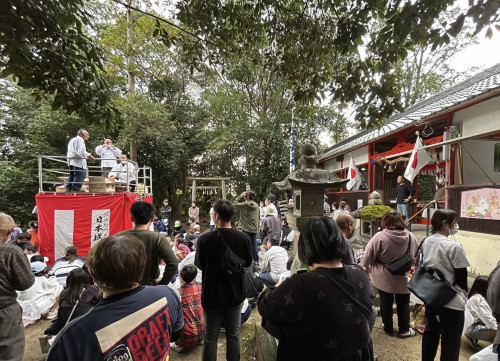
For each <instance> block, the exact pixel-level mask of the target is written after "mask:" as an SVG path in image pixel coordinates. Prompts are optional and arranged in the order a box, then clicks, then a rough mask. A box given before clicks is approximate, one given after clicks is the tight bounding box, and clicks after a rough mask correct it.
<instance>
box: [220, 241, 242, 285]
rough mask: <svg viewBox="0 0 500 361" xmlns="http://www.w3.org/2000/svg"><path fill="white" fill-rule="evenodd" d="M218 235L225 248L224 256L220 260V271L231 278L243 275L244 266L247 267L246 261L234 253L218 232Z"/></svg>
mask: <svg viewBox="0 0 500 361" xmlns="http://www.w3.org/2000/svg"><path fill="white" fill-rule="evenodd" d="M217 234H218V236H219V239H220V240H221V242H222V243H223V244H224V246H225V249H224V251H223V254H222V256H221V258H220V260H219V267H220V269H221V270H222V271H223V272H224V273H225V274H226V275H229V276H231V275H233V274H238V273H241V272H242V271H243V266H244V265H245V260H244V259H243V258H241V257H240V256H238V255H237V254H236V253H234V252H233V251H232V250H231V248H229V247H228V246H227V244H226V242H224V240H223V239H222V237H221V235H220V233H219V232H217Z"/></svg>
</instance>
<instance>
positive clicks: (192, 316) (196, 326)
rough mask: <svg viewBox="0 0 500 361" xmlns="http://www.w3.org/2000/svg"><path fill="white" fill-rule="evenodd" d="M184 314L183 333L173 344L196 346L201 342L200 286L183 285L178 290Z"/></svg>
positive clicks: (201, 310)
mask: <svg viewBox="0 0 500 361" xmlns="http://www.w3.org/2000/svg"><path fill="white" fill-rule="evenodd" d="M179 293H180V295H181V301H182V312H183V313H184V333H183V335H182V336H181V338H180V339H178V340H177V341H176V342H175V343H176V344H178V345H179V346H183V347H191V346H196V345H198V344H200V343H201V341H202V340H203V307H202V306H201V285H199V284H195V283H185V284H183V285H182V286H181V288H180V289H179Z"/></svg>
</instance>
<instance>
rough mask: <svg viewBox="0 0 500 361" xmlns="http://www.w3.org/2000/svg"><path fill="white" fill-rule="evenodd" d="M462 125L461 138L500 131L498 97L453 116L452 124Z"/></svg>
mask: <svg viewBox="0 0 500 361" xmlns="http://www.w3.org/2000/svg"><path fill="white" fill-rule="evenodd" d="M456 123H462V136H463V137H465V136H468V135H473V134H480V133H487V132H491V131H492V130H499V129H500V97H496V98H493V99H490V100H487V101H484V102H481V103H479V104H476V105H474V106H472V107H469V108H466V109H464V110H461V111H458V112H456V113H454V114H453V124H456Z"/></svg>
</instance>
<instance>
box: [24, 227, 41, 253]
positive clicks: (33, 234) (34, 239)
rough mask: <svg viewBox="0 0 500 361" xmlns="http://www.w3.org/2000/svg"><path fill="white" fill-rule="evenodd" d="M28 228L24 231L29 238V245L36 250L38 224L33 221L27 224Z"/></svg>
mask: <svg viewBox="0 0 500 361" xmlns="http://www.w3.org/2000/svg"><path fill="white" fill-rule="evenodd" d="M29 226H30V228H29V229H28V230H27V231H26V232H28V233H29V234H30V236H31V241H30V242H31V244H32V245H33V246H35V247H36V248H39V247H38V245H39V240H38V223H37V222H35V221H33V222H30V223H29Z"/></svg>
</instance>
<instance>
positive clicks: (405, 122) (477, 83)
mask: <svg viewBox="0 0 500 361" xmlns="http://www.w3.org/2000/svg"><path fill="white" fill-rule="evenodd" d="M498 88H500V63H499V64H497V65H495V66H493V67H491V68H489V69H487V70H485V71H483V72H481V73H479V74H477V75H475V76H473V77H471V78H469V79H467V80H466V81H463V82H462V83H460V84H457V85H455V86H453V87H451V88H449V89H447V90H444V91H442V92H441V93H439V94H436V95H434V96H432V97H430V98H428V99H425V100H423V101H421V102H420V103H417V104H415V105H412V106H411V107H409V108H407V109H406V110H405V111H404V112H403V113H399V114H396V115H393V116H392V117H390V118H389V119H387V121H386V123H385V124H384V125H383V126H382V127H380V128H378V129H370V130H364V131H362V132H360V133H358V134H356V135H354V136H352V137H350V138H348V139H346V140H344V141H342V142H340V143H338V144H335V145H334V146H332V147H330V148H328V149H327V150H326V151H325V152H324V153H323V154H322V155H321V157H320V161H322V160H325V159H326V158H331V157H334V156H337V155H340V154H344V153H346V152H348V151H349V150H351V149H355V148H358V147H359V146H362V145H365V144H368V143H369V142H370V141H373V140H375V139H378V138H382V137H385V136H387V135H389V134H391V133H396V132H398V131H400V130H401V129H403V128H407V127H411V126H412V125H413V122H415V121H420V120H423V119H425V118H428V117H429V116H432V115H433V114H437V113H439V112H442V111H444V110H446V109H449V108H451V107H454V106H456V105H458V104H461V103H465V102H467V101H470V100H473V99H474V98H476V97H478V96H480V95H483V94H485V93H488V92H491V91H493V90H495V89H498Z"/></svg>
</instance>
